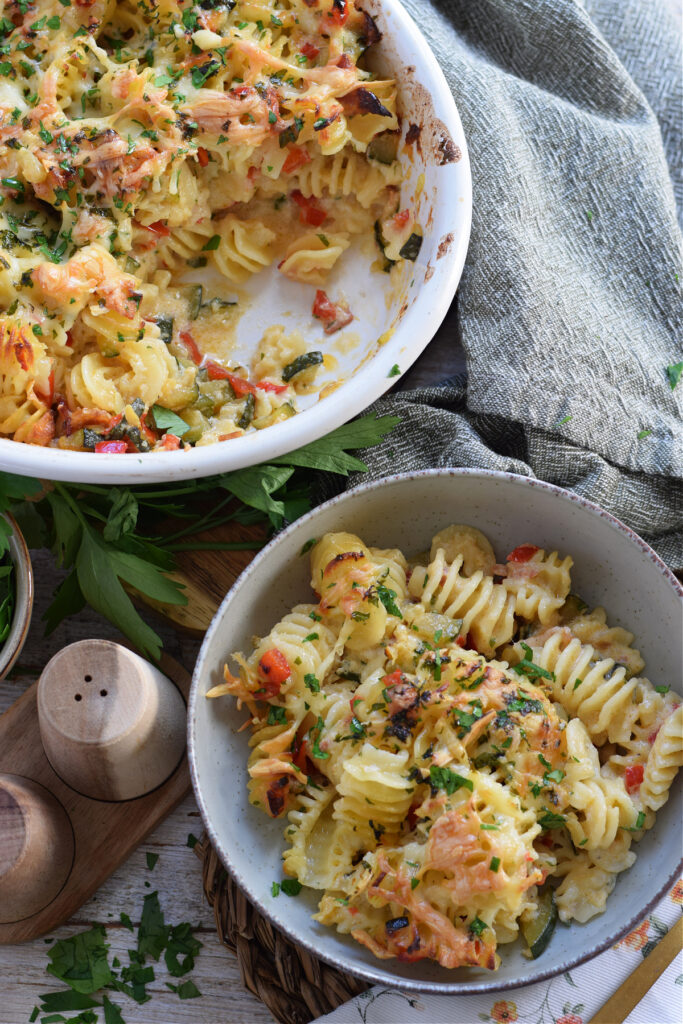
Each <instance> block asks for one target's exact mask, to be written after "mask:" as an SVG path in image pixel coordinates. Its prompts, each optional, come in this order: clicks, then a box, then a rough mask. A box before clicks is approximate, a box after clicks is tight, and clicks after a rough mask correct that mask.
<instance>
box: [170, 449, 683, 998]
mask: <svg viewBox="0 0 683 1024" xmlns="http://www.w3.org/2000/svg"><path fill="white" fill-rule="evenodd" d="M460 476H465V477H479V478H485V479H490V480H499V481H501V482H505V483H511V484H516V485H521V486H529V487H538V488H539V489H540V490H543V491H546V492H549V493H551V494H553V495H555V497H556V498H558V499H560V500H562V501H568V502H571V503H573V504H576V505H579V506H580V507H582V508H583V509H585V510H586V511H587V512H589V513H590V514H591V515H594V516H597V517H598V518H601V519H604V520H605V521H606V522H607V523H608V525H609V526H611V527H612V528H613V529H616V530H617V531H618V532H620V533H622V534H624V535H625V536H626V537H627V538H628V539H629V540H630V541H631V542H632V543H635V545H636V546H637V547H638V548H640V550H641V551H642V553H643V554H645V555H646V556H647V557H648V558H649V560H650V561H651V562H652V563H653V564H654V566H655V568H656V569H657V570H658V571H659V573H660V575H662V576H663V577H664V579H665V580H666V582H667V583H669V585H670V586H671V587H672V589H673V591H674V593H675V594H676V595H677V596H678V597H679V599H681V600H683V585H681V583H680V582H679V580H678V579H677V578H676V576H674V574H673V572H672V571H671V569H669V567H668V566H667V565H666V563H665V562H664V561H663V560H662V559H661V558H660V557H659V555H657V553H656V552H655V551H653V549H652V548H651V547H650V546H649V544H646V542H645V541H644V540H643V539H642V537H640V536H639V535H638V534H637V533H636V532H635V531H634V530H632V529H631V528H630V527H629V526H627V525H626V524H625V523H623V522H622V521H621V520H620V519H618V518H617V517H616V516H614V515H612V513H611V512H607V511H606V509H603V508H601V507H600V506H599V505H597V504H596V503H595V502H593V501H591V500H590V499H588V498H584V497H583V496H582V495H579V494H576V493H575V492H574V491H570V490H567V489H566V488H563V487H558V486H557V485H556V484H550V483H546V482H545V481H544V480H539V479H537V478H536V477H532V476H523V475H521V474H518V473H509V472H505V471H502V470H490V469H471V468H468V467H447V466H444V467H438V468H433V469H422V470H409V471H406V472H403V473H394V474H391V475H390V476H385V477H381V478H380V479H378V480H372V481H368V482H365V483H360V484H358V485H357V486H355V487H352V488H350V489H349V490H347V491H342V492H341V493H340V494H337V495H335V496H334V497H332V498H330V499H328V500H327V501H325V502H323V503H322V504H320V505H317V506H316V507H315V508H313V509H311V510H310V511H309V512H307V513H306V514H305V515H303V516H301V517H300V518H299V519H297V520H295V521H294V522H293V523H290V524H289V526H287V527H286V528H285V529H283V530H282V531H281V532H280V533H278V534H276V536H275V537H273V538H272V540H270V541H269V542H268V544H267V545H266V546H265V547H264V548H262V549H261V551H259V552H258V554H257V555H256V557H255V558H254V559H253V560H252V561H251V562H250V563H249V565H248V566H247V567H246V569H244V570H243V571H242V572H241V573H240V575H239V576H238V577H237V579H236V580H235V582H234V583H233V585H232V586H231V587H230V589H229V590H228V592H227V594H226V595H225V597H224V598H223V600H222V601H221V604H220V606H219V608H218V610H217V612H216V614H215V616H214V618H213V620H212V622H211V625H210V626H209V628H208V630H207V631H206V634H205V636H204V639H203V641H202V646H201V648H200V651H199V654H198V656H197V660H196V662H195V667H194V671H193V674H192V684H191V687H190V693H189V697H188V703H187V711H188V715H187V756H188V763H189V767H190V778H191V781H192V788H193V791H194V795H195V799H196V801H197V806H198V807H199V811H200V814H201V818H202V822H203V824H204V828H205V829H206V832H207V835H208V837H209V840H210V842H211V845H212V846H213V848H214V849H215V851H216V853H217V854H218V857H219V859H220V861H221V864H222V865H223V867H224V868H225V870H226V871H227V872H228V874H229V875H230V876H231V878H232V879H233V881H234V882H235V883H236V884H237V885H238V886H239V887H240V889H241V890H242V891H243V892H244V893H245V895H246V897H247V899H248V900H249V902H250V903H253V904H254V905H255V906H256V907H257V908H258V910H259V912H260V913H261V914H263V915H264V917H266V918H267V919H268V920H269V921H270V923H271V925H272V927H274V928H277V929H278V930H281V931H283V932H284V933H285V934H286V935H287V937H288V938H289V939H291V941H292V942H294V943H295V944H296V945H297V946H301V947H303V948H304V949H306V950H307V951H308V952H309V953H310V954H312V955H313V956H316V957H318V958H319V959H320V960H323V961H324V962H325V963H327V964H329V965H330V966H331V967H336V968H337V969H338V970H343V971H345V972H347V973H348V974H351V975H353V976H354V977H357V978H362V979H363V980H364V981H368V982H369V983H371V984H379V985H387V984H388V985H391V986H392V987H394V988H397V989H400V990H401V991H406V992H420V993H423V994H429V995H476V994H481V993H491V992H504V991H510V990H512V989H516V988H523V987H525V986H527V985H533V984H536V983H537V982H541V981H548V980H549V979H551V978H555V977H557V976H558V975H559V974H562V973H563V972H566V971H569V970H572V969H573V968H575V967H578V966H580V965H581V964H584V963H586V962H587V961H589V960H592V959H593V958H594V957H596V956H598V955H599V954H600V953H603V952H604V951H605V950H606V949H608V948H609V947H610V946H613V945H615V943H617V942H619V941H620V940H621V939H622V938H623V937H624V936H625V935H627V934H628V933H629V932H631V931H632V930H633V929H634V928H635V927H636V926H637V925H638V924H639V923H640V922H641V921H642V920H643V918H645V917H647V915H648V914H649V913H650V911H651V910H653V909H654V907H655V906H656V905H657V904H658V903H659V901H660V900H661V899H662V898H663V896H664V895H665V894H666V892H667V891H668V890H669V889H670V888H671V887H672V886H673V885H674V884H675V882H676V880H677V878H678V877H679V876H680V874H681V871H683V854H682V855H681V859H680V861H679V863H678V864H677V866H676V868H675V869H674V871H673V872H672V873H671V874H670V875H669V876H668V877H667V878H666V879H665V880H664V881H663V882H662V883H661V884H660V885H658V887H657V889H656V892H655V893H654V895H652V896H651V897H650V898H648V901H647V903H646V904H645V906H643V907H642V908H640V907H639V909H638V911H637V913H635V914H630V915H629V919H628V922H627V923H626V924H624V925H623V926H622V927H621V928H619V929H618V930H617V931H616V932H615V933H613V934H611V935H610V936H609V937H608V938H607V939H603V940H601V941H599V942H596V943H595V944H594V945H592V946H591V947H590V948H589V949H584V948H582V949H581V951H580V952H578V953H577V954H576V955H571V956H568V957H567V958H566V959H565V961H564V962H563V963H562V964H561V965H559V966H557V967H550V968H546V969H545V970H541V971H539V972H537V973H536V972H535V973H534V974H533V976H530V977H529V978H528V979H519V980H518V979H509V980H505V981H503V980H500V981H496V979H495V977H492V978H491V979H482V980H481V981H480V980H472V981H453V982H451V981H445V982H440V981H424V980H423V981H421V980H419V979H415V980H414V979H412V978H404V977H400V976H398V975H396V976H394V975H392V976H388V975H386V974H385V973H384V972H383V971H382V969H381V968H376V967H374V965H372V964H370V965H367V966H366V965H360V966H358V965H356V964H353V965H349V964H347V963H340V962H339V960H338V959H336V958H335V957H334V955H333V954H331V953H328V952H326V951H325V950H324V949H320V948H318V947H317V946H316V945H314V943H313V942H312V941H310V940H308V939H306V938H302V937H301V936H300V935H299V934H297V932H296V929H294V928H291V927H290V926H289V925H288V924H287V923H285V922H281V921H279V920H278V921H277V923H275V922H274V921H273V920H272V917H271V914H270V912H269V910H268V907H267V906H266V904H265V901H264V900H262V899H261V898H260V897H258V896H253V895H252V893H251V892H250V889H249V887H248V886H247V885H246V883H245V881H244V879H243V877H242V875H241V872H240V870H239V868H238V867H236V866H233V865H232V864H231V863H230V858H229V856H228V853H227V851H226V850H224V848H223V845H222V843H221V842H220V841H219V839H218V837H217V834H216V831H215V829H214V828H213V825H212V824H211V819H210V814H209V809H208V807H207V806H206V804H205V802H204V799H203V795H202V790H201V786H200V782H199V769H198V766H197V756H198V755H197V746H196V744H195V739H194V723H195V718H196V709H197V704H198V703H199V684H200V679H201V676H202V674H203V668H204V660H205V655H206V651H207V649H208V647H209V644H210V642H211V640H212V638H213V635H214V633H215V632H216V631H217V630H218V628H219V626H220V625H221V624H222V621H223V609H224V608H225V606H226V605H227V604H228V602H229V601H232V600H233V599H234V597H235V596H236V594H237V593H238V591H239V589H240V588H241V586H243V584H244V583H245V582H246V580H247V579H249V578H250V577H251V576H252V575H253V574H254V573H258V572H259V571H260V567H261V566H262V565H263V563H264V562H266V561H267V559H268V558H269V556H270V552H271V551H272V550H273V549H274V548H275V547H276V546H277V545H279V544H281V543H284V542H285V541H286V540H287V539H288V538H289V537H290V536H291V535H292V534H293V533H294V532H295V531H296V530H297V529H299V528H300V527H301V526H302V525H303V524H305V523H309V522H312V521H314V520H315V518H316V517H317V516H318V515H320V514H321V513H322V512H323V511H327V510H328V509H330V508H334V507H336V506H337V505H342V506H343V504H344V502H345V501H346V500H348V499H349V498H350V497H352V496H353V497H355V496H356V495H358V494H359V493H361V494H362V493H368V492H370V491H375V490H378V489H380V488H382V487H386V486H388V485H390V484H393V483H397V482H402V481H407V480H419V479H424V478H427V477H444V478H447V477H455V478H457V477H460ZM529 963H530V964H531V963H533V961H529Z"/></svg>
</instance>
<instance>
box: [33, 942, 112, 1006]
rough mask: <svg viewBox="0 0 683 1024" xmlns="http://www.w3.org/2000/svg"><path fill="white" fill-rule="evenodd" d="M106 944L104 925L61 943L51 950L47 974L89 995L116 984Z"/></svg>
mask: <svg viewBox="0 0 683 1024" xmlns="http://www.w3.org/2000/svg"><path fill="white" fill-rule="evenodd" d="M104 940H105V933H104V928H103V927H102V925H95V926H94V927H93V928H91V929H90V930H89V931H87V932H80V933H79V934H78V935H72V936H71V938H70V939H60V940H59V942H55V944H54V945H53V946H52V947H51V948H50V949H49V950H48V954H47V955H48V958H49V960H50V964H49V965H48V968H47V971H48V973H49V974H52V975H53V976H54V977H55V978H59V980H60V981H63V982H65V984H67V985H69V987H70V988H72V989H73V990H74V991H75V992H81V993H84V994H86V995H89V994H90V993H92V992H97V991H98V989H101V988H104V986H105V985H109V984H110V983H111V981H112V980H113V979H112V973H111V968H110V966H109V961H108V959H107V952H108V950H109V946H108V945H107V943H106V942H105V941H104Z"/></svg>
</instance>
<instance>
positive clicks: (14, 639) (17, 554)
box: [0, 516, 33, 679]
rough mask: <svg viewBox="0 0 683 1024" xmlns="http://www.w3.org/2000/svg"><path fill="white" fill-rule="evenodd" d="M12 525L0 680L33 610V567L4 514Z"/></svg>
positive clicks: (15, 654) (20, 645)
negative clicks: (11, 589) (8, 619)
mask: <svg viewBox="0 0 683 1024" xmlns="http://www.w3.org/2000/svg"><path fill="white" fill-rule="evenodd" d="M6 518H7V520H8V522H9V523H10V526H11V527H12V531H13V532H12V535H11V537H10V539H9V553H10V558H11V559H12V561H13V563H14V586H15V595H14V615H13V616H12V623H11V625H10V630H9V633H8V634H7V638H6V640H5V642H4V643H3V644H2V645H1V646H0V679H4V678H5V676H6V675H7V673H8V672H9V670H10V669H11V668H12V666H13V665H14V662H15V661H16V660H17V658H18V657H19V655H20V654H21V650H22V648H23V646H24V643H25V641H26V637H27V636H28V630H29V626H30V625H31V615H32V612H33V566H32V564H31V556H30V554H29V550H28V548H27V546H26V541H25V540H24V535H23V534H22V532H21V530H20V529H19V527H18V525H17V523H16V521H15V520H14V519H13V518H12V516H6Z"/></svg>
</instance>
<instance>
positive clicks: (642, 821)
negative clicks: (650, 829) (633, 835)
mask: <svg viewBox="0 0 683 1024" xmlns="http://www.w3.org/2000/svg"><path fill="white" fill-rule="evenodd" d="M644 824H645V811H639V812H638V817H637V818H636V823H635V825H632V826H629V825H622V828H623V830H624V832H640V831H641V830H642V828H643V825H644Z"/></svg>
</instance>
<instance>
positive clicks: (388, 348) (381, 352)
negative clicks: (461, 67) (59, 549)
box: [0, 0, 472, 484]
mask: <svg viewBox="0 0 683 1024" xmlns="http://www.w3.org/2000/svg"><path fill="white" fill-rule="evenodd" d="M381 7H384V8H386V9H387V11H388V13H389V15H390V17H391V19H392V21H393V23H394V24H393V32H392V33H391V35H392V37H398V36H401V37H407V38H409V39H410V45H411V47H412V53H411V63H413V64H416V65H417V67H418V68H419V69H423V71H424V74H423V77H428V79H429V91H430V94H431V96H432V102H433V103H434V105H435V106H438V111H439V118H440V120H441V121H442V122H443V123H444V124H445V125H446V127H447V129H448V131H449V132H450V134H451V136H452V138H453V141H454V143H455V144H456V146H457V148H458V149H459V151H460V157H459V159H458V160H457V161H456V162H454V166H457V167H458V168H459V174H460V176H461V178H462V181H461V183H460V187H459V189H458V194H459V195H461V196H462V199H463V202H462V203H460V202H459V200H458V198H457V197H456V196H455V195H453V196H450V195H449V193H450V190H449V189H444V188H441V189H440V192H441V195H442V197H445V198H444V199H443V200H442V201H443V202H444V206H445V207H446V208H447V209H448V210H449V211H450V213H451V217H450V220H451V222H452V221H455V219H456V218H455V216H454V213H455V209H456V208H458V209H459V208H461V207H462V212H461V213H460V214H459V215H458V218H457V219H458V221H460V222H461V228H460V229H459V230H458V232H457V235H456V237H455V240H454V242H453V243H452V244H451V245H450V247H448V248H447V250H446V251H445V252H444V254H443V256H440V257H439V258H438V262H437V258H436V257H435V258H434V260H433V261H432V265H433V270H434V275H433V277H434V280H435V283H436V284H438V288H436V289H435V288H434V287H432V288H430V289H429V303H428V305H427V308H425V307H424V302H421V300H420V298H416V300H415V301H414V302H413V303H412V304H411V306H410V308H409V309H408V310H407V311H406V312H405V314H404V315H403V316H402V318H401V320H400V321H399V322H398V323H397V324H396V326H395V330H394V333H393V335H392V336H391V337H390V338H389V340H388V341H387V342H386V343H385V344H384V345H382V346H377V347H376V350H375V351H374V353H373V354H372V355H371V356H370V358H366V360H364V361H363V362H362V364H361V365H360V366H359V367H358V368H357V370H356V371H355V372H354V373H353V374H352V375H351V376H350V377H349V378H348V379H347V380H346V381H345V383H344V384H343V385H342V386H341V387H339V388H338V389H337V390H336V391H335V392H334V394H333V395H329V396H328V398H329V399H336V401H332V402H331V403H329V402H328V398H326V399H324V400H323V401H320V402H317V403H316V404H315V405H314V406H311V407H310V408H309V409H304V410H302V411H301V412H299V413H297V414H296V416H294V417H292V418H291V419H290V420H286V421H285V422H283V423H280V424H275V425H274V427H273V428H270V427H269V428H266V429H265V430H260V431H256V432H254V433H252V434H246V435H244V436H243V437H241V438H239V439H238V440H239V448H238V450H237V456H236V457H235V456H234V455H233V454H232V453H234V451H235V449H234V448H230V447H229V446H230V444H231V442H229V441H226V442H216V443H214V444H210V445H206V446H202V447H200V448H192V449H191V451H189V452H186V451H185V450H183V449H180V450H178V451H175V452H148V453H146V454H138V455H133V454H126V455H125V456H121V455H115V454H108V453H101V454H100V453H94V452H73V451H67V450H62V449H59V448H42V447H40V446H37V445H29V444H23V445H21V448H20V447H18V446H19V445H20V442H17V441H13V440H11V439H9V438H0V469H1V470H6V471H9V472H21V473H22V474H25V475H30V476H36V477H40V478H49V479H50V480H64V481H69V482H74V483H92V482H93V481H94V482H96V483H102V484H115V483H126V484H137V483H151V482H168V481H171V480H190V479H195V478H201V477H204V476H212V475H214V474H218V473H225V472H232V471H234V470H237V469H243V468H245V467H249V466H254V465H258V464H259V463H261V462H268V460H269V459H272V458H275V457H277V456H281V455H286V454H287V453H289V452H291V451H295V450H296V449H297V448H299V447H301V446H302V445H305V444H307V443H309V442H310V441H312V440H315V439H319V438H321V437H323V436H324V435H325V434H328V433H330V432H331V431H332V430H335V429H337V428H338V427H340V426H342V425H343V424H344V423H347V422H348V421H349V420H351V419H352V418H353V417H354V416H356V415H358V414H359V413H361V412H363V411H364V410H365V409H367V407H368V406H369V405H371V404H372V402H374V401H376V399H378V398H380V397H381V396H382V395H383V394H384V393H385V392H386V391H387V390H389V389H390V388H391V387H393V386H394V385H395V384H396V381H397V379H398V378H397V377H391V376H390V370H391V369H392V367H393V366H394V365H400V367H401V376H403V374H404V373H405V372H406V371H407V370H408V369H409V368H410V367H411V366H412V365H413V363H414V362H415V360H416V359H417V358H418V357H419V356H420V355H421V353H422V352H423V351H424V350H425V348H426V347H427V345H428V344H429V342H430V341H431V339H432V338H433V337H434V335H435V334H436V332H437V330H438V329H439V327H440V326H441V324H442V322H443V320H444V318H445V316H446V313H447V312H448V309H449V307H450V305H451V302H452V299H453V297H454V295H455V292H456V289H457V286H458V283H459V281H460V278H461V276H462V271H463V268H464V265H465V257H466V255H467V250H468V246H469V239H470V232H471V227H472V174H471V166H470V160H469V152H468V148H467V140H466V137H465V132H464V129H463V126H462V121H461V119H460V114H459V112H458V108H457V105H456V102H455V98H454V96H453V93H452V91H451V89H450V86H449V85H448V82H447V80H446V77H445V75H444V72H443V71H442V69H441V66H440V65H439V63H438V61H437V59H436V57H435V55H434V53H433V52H432V50H431V48H430V47H429V44H428V43H427V41H426V39H425V37H424V36H423V34H422V31H421V30H420V28H419V26H418V25H417V23H416V22H415V21H414V19H413V18H412V17H411V16H410V14H409V13H408V12H407V11H406V10H405V8H404V7H403V6H402V4H401V3H400V0H381V3H380V8H381ZM445 230H446V231H448V230H451V229H450V228H446V229H445ZM423 284H424V282H423ZM415 339H420V340H419V341H417V342H416V341H415ZM10 445H11V446H13V447H9V446H10ZM222 446H223V447H222ZM226 446H227V447H226ZM19 463H20V465H19Z"/></svg>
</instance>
